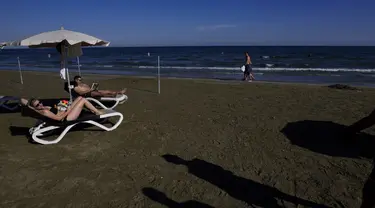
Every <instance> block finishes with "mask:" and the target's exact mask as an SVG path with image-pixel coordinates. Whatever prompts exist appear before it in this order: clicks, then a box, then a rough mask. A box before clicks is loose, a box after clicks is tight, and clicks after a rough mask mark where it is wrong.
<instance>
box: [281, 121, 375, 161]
mask: <svg viewBox="0 0 375 208" xmlns="http://www.w3.org/2000/svg"><path fill="white" fill-rule="evenodd" d="M346 127H347V126H345V125H341V124H337V123H334V122H331V121H311V120H304V121H297V122H291V123H288V124H287V125H286V126H285V127H284V128H283V129H282V130H281V132H282V133H283V134H284V135H285V136H286V137H287V138H288V139H289V140H290V141H291V143H292V144H294V145H298V146H300V147H303V148H306V149H309V150H311V151H313V152H317V153H321V154H325V155H330V156H339V157H348V158H359V157H365V158H370V159H371V158H373V157H374V155H375V151H374V148H375V136H373V135H370V134H366V133H360V134H358V135H357V136H356V139H355V141H351V142H349V141H347V140H345V129H346Z"/></svg>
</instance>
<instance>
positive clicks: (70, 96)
mask: <svg viewBox="0 0 375 208" xmlns="http://www.w3.org/2000/svg"><path fill="white" fill-rule="evenodd" d="M64 49H65V51H64V53H63V59H64V68H65V73H66V77H67V79H68V86H69V87H68V89H69V101H70V103H72V102H73V99H72V89H71V88H70V78H69V70H68V60H67V58H68V47H67V46H66V45H64Z"/></svg>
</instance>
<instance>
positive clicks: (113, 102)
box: [64, 82, 128, 109]
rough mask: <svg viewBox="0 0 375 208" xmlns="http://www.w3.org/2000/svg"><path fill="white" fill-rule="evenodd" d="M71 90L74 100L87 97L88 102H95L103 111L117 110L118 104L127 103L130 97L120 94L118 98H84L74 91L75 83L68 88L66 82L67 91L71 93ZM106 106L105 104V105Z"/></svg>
mask: <svg viewBox="0 0 375 208" xmlns="http://www.w3.org/2000/svg"><path fill="white" fill-rule="evenodd" d="M68 87H70V88H71V90H72V96H73V98H74V99H75V98H76V97H78V96H83V97H85V98H86V99H87V100H88V101H90V102H93V103H95V104H97V105H98V106H100V107H101V108H103V109H113V108H115V107H116V106H117V105H118V104H123V103H124V102H126V101H127V100H128V96H126V95H123V94H119V95H117V96H116V97H88V96H84V95H79V94H78V93H76V92H75V91H74V85H73V82H71V84H70V85H69V86H68V83H67V82H65V86H64V89H65V91H67V92H69V88H68ZM103 102H104V103H105V104H104V103H103Z"/></svg>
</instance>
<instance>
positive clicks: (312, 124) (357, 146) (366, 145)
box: [281, 120, 375, 208]
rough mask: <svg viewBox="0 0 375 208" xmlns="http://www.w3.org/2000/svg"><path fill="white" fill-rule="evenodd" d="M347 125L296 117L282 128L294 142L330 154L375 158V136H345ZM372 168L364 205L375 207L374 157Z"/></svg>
mask: <svg viewBox="0 0 375 208" xmlns="http://www.w3.org/2000/svg"><path fill="white" fill-rule="evenodd" d="M346 128H347V126H345V125H341V124H337V123H333V122H331V121H311V120H305V121H297V122H293V123H288V124H287V125H286V126H285V127H284V128H283V129H282V130H281V132H282V133H283V134H284V135H285V136H286V137H287V138H288V139H289V140H290V141H291V143H292V144H294V145H298V146H300V147H303V148H306V149H309V150H311V151H314V152H318V153H321V154H326V155H330V156H339V157H348V158H358V157H365V158H374V156H375V136H373V135H370V134H366V133H363V132H362V133H359V134H358V135H356V138H355V139H354V140H352V141H350V142H348V141H346V140H345V136H346V135H345V132H346V131H345V130H346ZM373 166H374V167H373V169H372V172H371V174H370V176H369V178H368V179H367V181H366V183H365V186H364V187H363V190H362V196H363V199H362V205H361V208H375V197H374V196H375V180H374V179H375V159H374V162H373Z"/></svg>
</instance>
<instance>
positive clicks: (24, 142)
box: [0, 71, 375, 208]
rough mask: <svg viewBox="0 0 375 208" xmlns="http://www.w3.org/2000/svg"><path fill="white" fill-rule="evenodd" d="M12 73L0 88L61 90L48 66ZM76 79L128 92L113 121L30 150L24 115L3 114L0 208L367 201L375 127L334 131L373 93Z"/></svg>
mask: <svg viewBox="0 0 375 208" xmlns="http://www.w3.org/2000/svg"><path fill="white" fill-rule="evenodd" d="M73 75H74V74H73ZM73 75H72V76H71V77H73ZM23 78H24V84H23V85H21V84H20V81H19V74H18V72H14V71H13V72H12V71H0V80H1V81H0V85H1V93H0V94H2V95H8V96H17V97H20V96H21V97H38V98H41V99H43V98H45V99H47V98H48V99H51V98H68V97H69V95H68V93H66V92H65V91H64V90H63V80H61V79H60V77H59V75H58V72H56V73H43V72H24V73H23ZM83 78H84V81H85V82H87V83H91V82H99V83H100V89H116V90H120V89H122V88H124V87H127V88H128V93H127V94H128V96H129V100H128V101H127V102H126V103H124V104H122V105H119V106H118V107H116V111H118V112H121V113H122V114H123V115H124V121H123V123H122V124H121V125H120V126H119V127H118V128H117V129H116V130H114V131H111V132H104V131H98V130H97V128H95V127H92V128H88V129H83V130H80V131H73V132H69V133H68V134H67V135H66V136H65V138H64V139H63V140H62V141H61V142H60V143H58V144H56V145H36V144H32V143H30V142H28V139H27V136H26V135H27V132H28V129H29V128H30V127H32V126H33V125H34V124H35V119H33V118H29V117H23V116H21V113H19V112H16V113H9V112H3V113H2V114H1V117H0V124H1V129H0V134H1V135H3V136H1V142H0V164H1V166H0V167H1V168H0V170H1V174H0V183H1V189H0V206H1V207H223V208H224V207H225V208H228V207H252V206H251V205H253V206H254V207H280V206H281V207H284V206H285V207H349V208H355V207H360V206H361V204H362V202H363V194H362V192H363V190H365V192H366V194H370V196H374V193H375V192H372V191H373V189H374V186H372V185H373V184H371V183H367V185H366V188H365V189H364V187H365V183H366V181H367V180H368V178H369V175H370V173H371V171H372V168H373V158H374V153H375V151H374V148H375V128H373V127H372V128H369V129H367V130H366V131H363V133H361V134H360V135H359V136H358V137H357V139H358V140H357V141H356V142H354V143H350V144H349V143H347V142H344V141H343V140H342V139H341V138H338V137H337V135H339V133H340V131H341V130H342V129H343V128H344V127H345V126H346V125H350V124H352V123H353V122H355V121H357V120H358V119H360V118H362V117H364V116H366V115H367V114H368V113H370V112H371V111H372V110H373V108H374V107H375V106H374V103H375V96H374V93H375V89H371V88H359V90H337V89H331V88H328V87H327V86H321V85H303V84H276V83H257V82H253V83H243V82H236V81H214V80H211V81H209V80H191V79H186V80H183V79H163V80H162V82H161V94H160V95H159V94H157V81H156V79H153V78H135V77H125V76H105V75H83ZM371 194H373V195H371Z"/></svg>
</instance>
